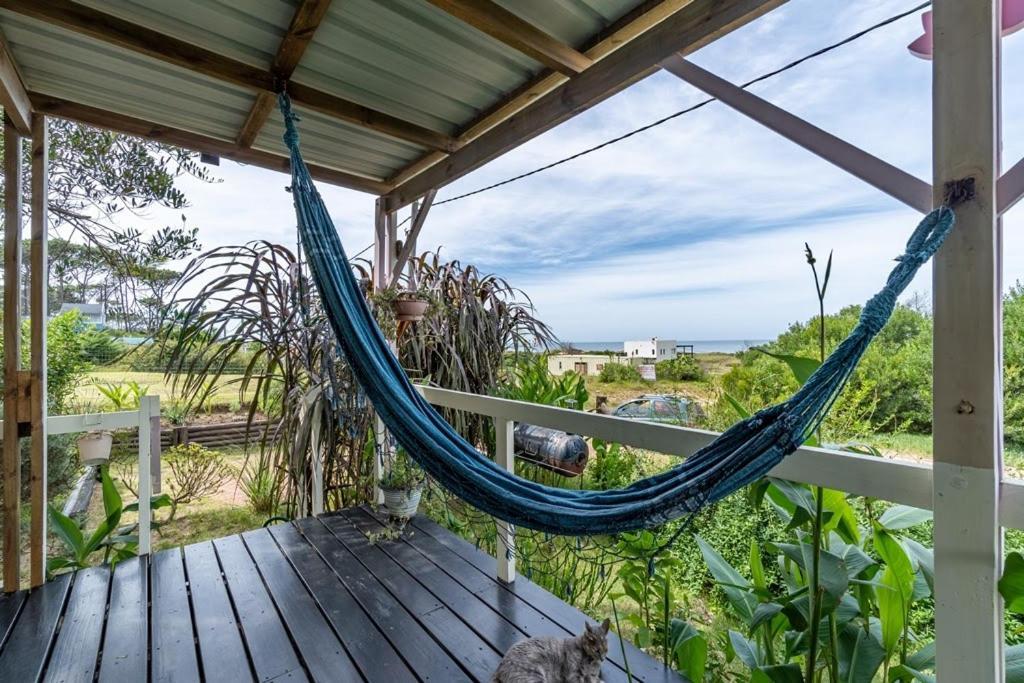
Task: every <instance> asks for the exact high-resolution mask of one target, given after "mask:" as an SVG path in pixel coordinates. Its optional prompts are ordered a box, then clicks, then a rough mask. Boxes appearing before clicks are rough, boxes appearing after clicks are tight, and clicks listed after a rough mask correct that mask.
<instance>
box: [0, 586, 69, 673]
mask: <svg viewBox="0 0 1024 683" xmlns="http://www.w3.org/2000/svg"><path fill="white" fill-rule="evenodd" d="M71 583H72V575H71V574H63V575H61V576H58V577H57V578H56V579H54V580H53V581H50V582H49V583H44V584H43V585H42V586H40V587H39V588H36V589H33V590H32V591H30V592H29V593H28V597H27V598H26V599H25V605H24V606H23V607H22V608H21V615H20V616H19V617H18V620H17V621H16V622H15V623H14V630H13V631H12V633H11V636H10V638H8V639H7V643H6V644H5V645H4V649H3V651H2V652H0V672H3V679H4V680H5V681H18V682H19V683H20V682H21V681H35V680H38V679H39V677H40V676H41V675H42V673H43V666H44V665H45V664H46V658H47V656H48V655H49V654H50V648H51V646H52V645H53V640H54V636H55V635H56V633H57V625H58V622H59V621H60V615H61V613H62V612H63V611H64V603H65V602H66V601H67V597H68V593H69V592H70V588H71Z"/></svg>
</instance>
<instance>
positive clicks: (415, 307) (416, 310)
mask: <svg viewBox="0 0 1024 683" xmlns="http://www.w3.org/2000/svg"><path fill="white" fill-rule="evenodd" d="M429 306H430V301H429V300H428V299H427V298H426V297H425V296H423V295H422V294H419V293H418V292H399V293H398V295H397V296H396V297H395V298H394V300H393V301H392V302H391V309H392V310H393V311H394V312H395V320H397V321H399V322H402V321H409V322H418V321H420V320H423V316H424V315H426V313H427V308H428V307H429Z"/></svg>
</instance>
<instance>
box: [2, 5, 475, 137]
mask: <svg viewBox="0 0 1024 683" xmlns="http://www.w3.org/2000/svg"><path fill="white" fill-rule="evenodd" d="M0 8H3V9H6V10H10V11H12V12H17V13H18V14H22V15H25V16H27V17H31V18H33V19H36V20H38V21H42V22H44V23H47V24H52V25H55V26H60V27H61V28H64V29H67V30H69V31H74V32H75V33H80V34H82V35H86V36H89V37H91V38H94V39H96V40H101V41H104V42H106V43H109V44H111V45H116V46H118V47H121V48H124V49H127V50H132V51H134V52H138V53H140V54H144V55H147V56H149V57H152V58H154V59H159V60H161V61H163V62H167V63H169V64H173V65H175V66H177V67H180V68H183V69H188V70H189V71H194V72H196V73H201V74H203V75H205V76H209V77H211V78H215V79H217V80H221V81H225V82H227V83H232V84H234V85H237V86H240V87H243V88H248V89H250V90H253V91H256V92H257V93H259V92H266V93H270V94H273V93H274V92H275V91H276V90H277V89H278V87H279V85H280V83H279V82H278V79H277V78H276V77H275V75H274V74H273V73H272V72H271V71H269V70H266V69H260V68H257V67H254V66H250V65H249V64H246V63H244V62H240V61H238V60H235V59H231V58H230V57H225V56H224V55H221V54H218V53H216V52H212V51H211V50H207V49H205V48H202V47H199V46H197V45H193V44H192V43H189V42H187V41H184V40H179V39H177V38H174V37H172V36H168V35H165V34H163V33H160V32H159V31H154V30H153V29H149V28H146V27H145V26H140V25H138V24H133V23H132V22H130V21H125V20H124V19H121V18H119V17H116V16H114V15H112V14H107V13H105V12H100V11H98V10H95V9H92V8H91V7H86V6H85V5H81V4H79V3H77V2H72V1H71V0H45V1H42V0H0ZM288 93H289V94H290V95H291V97H292V99H293V100H294V101H295V103H296V104H299V105H302V106H304V107H307V108H309V109H313V110H315V111H318V112H320V113H322V114H325V115H327V116H330V117H333V118H336V119H339V120H342V121H346V122H348V123H352V124H355V125H357V126H360V127H362V128H367V129H370V130H373V131H376V132H378V133H381V134H384V135H387V136H390V137H393V138H397V139H400V140H406V141H408V142H413V143H415V144H418V145H422V146H424V147H427V148H429V149H435V150H444V151H452V150H453V149H454V148H455V146H456V145H455V143H454V141H453V140H452V139H451V137H450V136H448V135H445V134H444V133H438V132H437V131H434V130H431V129H429V128H425V127H423V126H420V125H418V124H415V123H411V122H409V121H405V120H403V119H400V118H398V117H395V116H392V115H390V114H385V113H384V112H380V111H376V110H374V109H371V108H369V107H366V106H363V105H361V104H358V103H356V102H352V101H350V100H346V99H344V98H341V97H337V96H336V95H332V94H330V93H327V92H323V91H321V90H317V89H315V88H310V87H308V86H303V85H301V84H297V83H290V84H288Z"/></svg>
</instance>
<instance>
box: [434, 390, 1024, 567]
mask: <svg viewBox="0 0 1024 683" xmlns="http://www.w3.org/2000/svg"><path fill="white" fill-rule="evenodd" d="M417 388H418V389H419V390H420V392H421V393H422V394H423V396H424V397H425V398H426V399H427V401H429V402H430V403H431V404H433V405H435V406H438V407H444V408H453V409H455V410H464V411H466V412H470V413H476V414H477V415H485V416H488V417H491V418H493V419H494V420H495V424H496V427H499V428H498V429H496V430H495V431H496V434H497V435H498V448H497V453H498V455H499V457H503V458H505V459H506V462H503V463H502V464H504V465H505V466H506V467H510V468H511V466H512V457H508V456H507V455H503V454H505V453H514V452H515V449H514V447H513V443H512V429H513V427H514V425H515V423H517V422H524V423H527V424H532V425H538V426H541V427H550V428H552V429H560V430H563V431H566V432H569V433H572V434H579V435H581V436H586V437H596V438H599V439H602V440H604V441H609V442H614V443H620V444H622V445H625V446H632V447H635V448H643V449H645V450H649V451H655V452H658V453H664V454H666V455H675V456H680V457H687V456H689V455H690V454H691V453H693V452H694V451H696V450H697V449H699V448H701V447H702V446H705V445H707V444H708V443H710V442H711V441H712V440H713V439H714V438H715V437H716V436H717V434H716V433H715V432H709V431H705V430H702V429H691V428H689V427H677V426H674V425H667V424H657V423H651V422H640V421H637V420H627V419H624V418H621V417H613V416H611V415H600V414H597V413H587V412H582V411H579V410H569V409H567V408H555V407H552V406H546V405H539V404H536V403H526V402H523V401H513V400H509V399H505V398H495V397H493V396H480V395H477V394H468V393H465V392H461V391H451V390H448V389H438V388H436V387H426V386H420V387H417ZM769 474H770V476H773V477H778V478H780V479H787V480H789V481H793V482H797V483H802V484H811V485H814V486H824V487H826V488H831V489H838V490H841V491H846V492H847V493H852V494H855V495H860V496H870V497H872V498H877V499H880V500H887V501H890V502H893V503H901V504H903V505H910V506H913V507H917V508H923V509H928V510H931V509H934V505H933V500H932V498H933V497H932V468H931V465H930V464H924V463H916V462H909V461H905V460H890V459H887V458H879V457H873V456H867V455H859V454H856V453H846V452H842V451H836V450H831V449H827V448H808V447H804V448H800V449H798V450H797V451H796V452H795V453H793V454H792V455H790V456H789V457H787V458H786V459H785V460H784V461H783V462H782V463H780V464H779V465H778V466H777V467H775V469H773V470H772V471H771V472H770V473H769ZM1000 497H1001V499H1000V508H999V521H1000V523H1001V524H1002V525H1003V526H1004V527H1007V528H1013V529H1024V481H1020V480H1014V479H1005V480H1004V481H1003V482H1002V484H1001V487H1000ZM499 531H500V533H499V539H502V538H503V541H504V543H505V544H507V545H508V546H509V547H514V541H515V539H514V536H513V532H512V530H511V529H507V528H506V527H504V526H503V527H502V528H501V529H500V530H499ZM511 555H512V553H508V552H505V548H502V547H500V546H499V549H498V567H499V573H500V574H502V577H501V578H503V579H505V580H506V581H510V580H512V579H513V578H514V577H515V571H514V565H513V564H512V560H511V559H509V557H510V556H511ZM503 565H504V566H503Z"/></svg>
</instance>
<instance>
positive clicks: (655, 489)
mask: <svg viewBox="0 0 1024 683" xmlns="http://www.w3.org/2000/svg"><path fill="white" fill-rule="evenodd" d="M279 105H280V108H281V112H282V114H283V115H284V121H285V134H284V141H285V144H286V145H287V146H288V149H289V150H290V152H291V172H292V186H291V191H292V197H293V199H294V201H295V213H296V217H297V220H298V228H299V234H300V235H301V239H302V245H303V248H304V249H305V251H306V254H307V257H308V259H309V266H310V269H311V271H312V275H313V279H314V281H315V282H316V284H317V287H318V289H319V291H320V296H321V299H322V302H323V306H324V309H325V311H326V313H327V317H328V319H329V321H330V324H331V327H332V328H333V330H334V333H335V334H336V335H337V338H338V343H339V344H340V345H341V348H342V350H343V351H344V353H345V356H346V358H347V359H348V362H349V363H350V365H351V366H352V371H353V372H354V373H355V376H356V377H357V379H358V380H359V383H360V384H361V385H362V387H363V389H364V390H365V391H366V394H367V396H368V397H369V398H370V400H371V401H372V403H373V406H374V408H375V410H376V411H377V414H378V415H379V416H380V418H381V419H382V420H383V422H384V424H385V425H386V426H387V428H388V429H389V430H390V431H391V433H392V434H393V435H394V436H395V438H396V439H397V440H398V442H399V443H400V444H401V445H402V446H403V447H404V448H405V449H406V450H407V451H408V452H409V454H410V455H411V456H412V457H413V459H415V460H416V462H418V463H419V464H420V465H421V466H422V467H423V469H424V470H426V472H427V473H428V474H429V475H430V476H431V477H432V478H433V479H435V480H436V481H437V482H439V483H440V484H441V485H442V486H444V487H445V488H446V489H448V490H449V491H451V492H452V493H453V494H455V495H456V496H458V497H460V498H462V499H463V500H465V501H466V502H468V503H469V504H470V505H472V506H474V507H476V508H478V509H480V510H482V511H484V512H486V513H488V514H490V515H493V516H494V517H497V518H499V519H502V520H505V521H506V522H510V523H512V524H516V525H519V526H523V527H528V528H531V529H536V530H538V531H544V532H550V533H555V534H565V535H601V534H611V533H617V532H622V531H634V530H637V529H643V528H650V527H655V526H659V525H662V524H664V523H665V522H668V521H671V520H673V519H678V518H680V517H684V516H687V515H691V514H692V513H695V512H697V511H699V510H700V509H702V508H703V507H705V506H707V505H709V504H711V503H713V502H715V501H718V500H720V499H721V498H723V497H725V496H727V495H729V494H730V493H733V492H734V491H736V490H738V489H739V488H741V487H743V486H745V485H746V484H749V483H751V482H753V481H756V480H757V479H759V478H761V477H763V476H764V475H765V474H767V473H768V471H769V470H771V469H772V468H773V467H775V465H777V464H778V463H779V462H780V461H781V460H782V459H783V458H784V457H785V456H786V455H788V454H790V453H792V452H793V451H794V450H796V449H797V448H798V447H799V446H800V445H801V444H802V443H804V441H806V440H807V438H808V437H809V436H810V435H811V434H812V433H813V432H814V431H815V430H816V429H817V427H818V426H819V424H820V423H821V421H822V420H823V419H824V417H825V415H826V413H827V412H828V410H829V409H830V408H831V406H832V404H833V403H834V402H835V400H836V398H837V397H838V395H839V393H840V392H841V391H842V389H843V386H844V385H845V384H846V381H847V380H848V379H849V377H850V374H851V373H852V372H853V370H854V368H855V367H856V365H857V363H858V361H859V360H860V358H861V356H862V355H863V354H864V350H865V349H866V348H867V345H868V344H869V343H870V342H871V340H872V339H874V338H875V336H876V335H877V334H878V332H879V331H880V330H881V329H882V327H883V326H884V325H885V323H886V322H887V321H888V320H889V317H890V316H891V315H892V312H893V309H894V308H895V306H896V300H897V297H898V296H899V295H900V294H901V293H902V292H903V290H904V289H905V288H906V286H907V285H908V284H909V283H910V281H911V280H912V279H913V277H914V274H915V273H917V271H918V269H919V268H920V267H921V265H922V264H923V263H925V262H926V261H927V260H928V259H930V258H931V257H932V255H933V254H935V252H936V250H938V248H939V246H940V245H941V244H942V242H943V240H944V239H945V238H946V235H948V234H949V232H950V230H951V229H952V228H953V224H954V221H955V219H954V214H953V211H952V209H950V208H948V207H940V208H938V209H936V210H934V211H932V212H931V213H929V214H928V215H927V216H925V218H924V220H922V221H921V223H920V225H918V227H917V229H916V230H914V233H913V234H912V235H911V237H910V240H909V241H908V242H907V249H906V253H905V254H904V255H903V256H901V257H899V258H898V259H897V261H898V262H899V263H898V265H897V266H896V267H895V268H894V269H893V271H892V273H890V275H889V279H888V281H887V282H886V284H885V287H884V288H883V289H882V291H880V292H879V293H878V294H876V295H875V296H874V297H872V299H871V300H870V301H868V302H867V304H865V306H864V310H863V312H862V313H861V317H860V321H859V322H858V324H857V326H856V327H855V328H854V329H853V331H852V332H851V333H850V336H848V337H847V338H846V339H845V340H844V341H843V342H842V343H841V344H840V345H839V346H838V347H837V348H836V350H835V351H834V352H833V353H832V355H830V356H829V357H828V358H827V359H826V360H825V362H824V363H823V364H822V365H821V367H819V368H818V370H817V371H816V372H815V373H814V374H813V375H811V377H810V378H809V379H808V380H807V382H806V383H805V384H804V385H803V386H802V387H801V388H800V389H799V390H798V391H797V392H796V393H795V394H794V395H793V397H792V398H790V399H789V400H787V401H785V402H783V403H780V404H778V405H775V406H771V407H769V408H765V409H764V410H761V411H759V412H757V413H756V414H754V415H752V416H751V417H749V418H747V419H745V420H743V421H742V422H739V423H737V424H735V425H733V426H732V427H730V428H729V429H728V430H726V431H725V432H724V433H723V434H722V435H721V436H719V437H718V438H716V439H715V440H714V441H713V442H711V443H710V444H708V445H707V446H705V447H704V448H701V449H700V450H699V451H697V452H696V453H694V454H693V455H692V456H690V457H689V458H687V459H686V460H684V461H683V462H681V463H680V464H679V465H677V466H675V467H673V468H671V469H669V470H667V471H665V472H662V473H660V474H656V475H654V476H652V477H649V478H647V479H644V480H642V481H638V482H636V483H634V484H632V485H630V486H627V487H625V488H622V489H617V490H611V491H584V490H569V489H561V488H554V487H550V486H544V485H542V484H538V483H536V482H532V481H529V480H527V479H523V478H522V477H517V476H516V475H515V474H512V473H509V472H507V471H506V470H505V469H504V468H503V467H499V466H498V465H497V464H495V463H494V462H493V461H492V460H490V459H489V458H488V457H486V456H485V455H483V454H481V453H480V452H479V451H478V450H477V449H476V448H474V447H473V445H472V444H471V443H469V442H467V441H466V440H465V439H463V438H462V437H461V436H460V435H459V434H458V433H457V432H456V431H455V430H454V429H453V428H452V427H451V425H449V424H448V423H447V422H446V421H445V420H444V418H443V417H442V416H441V415H440V414H439V413H438V412H437V411H436V410H434V408H433V407H432V406H431V405H430V404H429V403H427V402H426V400H425V399H424V398H423V397H422V396H421V395H420V394H419V393H418V392H417V391H416V389H415V388H414V387H413V385H412V383H411V382H410V381H409V379H408V377H407V376H406V374H405V371H404V370H403V369H402V366H401V365H400V364H399V362H398V359H397V358H396V357H395V354H394V353H392V351H391V349H390V348H389V346H388V342H387V341H386V340H385V339H384V336H383V335H382V334H381V332H380V330H379V329H378V327H377V325H376V323H375V321H374V318H373V315H372V313H371V312H370V309H369V307H368V306H367V303H366V300H365V298H364V295H363V292H362V291H361V290H360V287H359V283H358V282H357V281H356V279H355V277H354V275H353V273H352V270H351V268H350V266H349V262H348V258H347V256H346V255H345V250H344V249H343V248H342V245H341V241H340V239H339V238H338V234H337V231H336V230H335V228H334V225H333V223H332V222H331V218H330V215H329V214H328V212H327V208H326V207H325V206H324V203H323V200H322V199H321V198H320V195H319V193H318V192H317V191H316V188H315V187H314V185H313V179H312V177H311V176H310V174H309V170H308V169H307V168H306V164H305V162H304V161H303V160H302V155H301V153H300V152H299V136H298V132H297V131H296V128H295V124H296V121H297V117H296V115H295V114H294V113H293V112H292V109H291V103H290V101H289V99H288V97H287V95H284V94H282V95H281V96H280V97H279Z"/></svg>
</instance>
